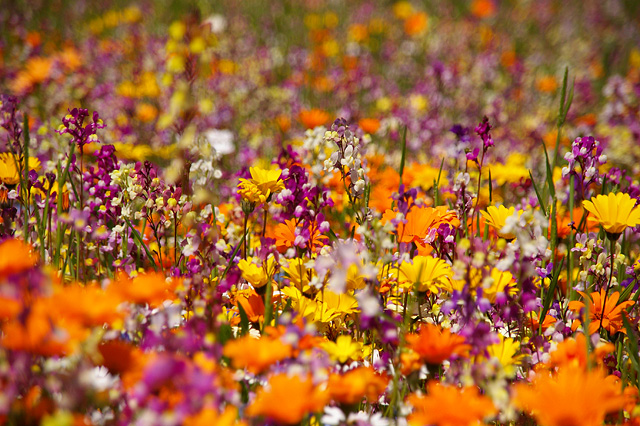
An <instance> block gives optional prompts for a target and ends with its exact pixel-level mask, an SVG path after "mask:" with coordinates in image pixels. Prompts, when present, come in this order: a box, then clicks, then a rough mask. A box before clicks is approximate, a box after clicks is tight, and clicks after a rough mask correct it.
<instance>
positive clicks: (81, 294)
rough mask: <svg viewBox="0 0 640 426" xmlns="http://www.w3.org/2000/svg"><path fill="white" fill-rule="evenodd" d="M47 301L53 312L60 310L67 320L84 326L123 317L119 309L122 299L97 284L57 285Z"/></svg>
mask: <svg viewBox="0 0 640 426" xmlns="http://www.w3.org/2000/svg"><path fill="white" fill-rule="evenodd" d="M47 303H49V305H50V307H51V308H50V309H51V311H52V312H59V313H60V315H61V316H62V317H64V318H65V319H66V320H69V321H73V322H75V323H77V324H81V325H82V326H84V327H93V326H102V325H104V324H105V323H109V324H111V323H113V322H114V321H116V320H118V319H120V318H121V317H122V312H119V311H118V305H120V304H121V303H122V299H120V298H119V297H118V296H117V295H116V294H114V293H107V292H106V291H103V290H102V289H100V288H98V287H95V286H87V287H80V286H79V285H78V284H76V285H70V286H65V287H57V288H56V289H55V293H54V294H53V296H51V298H49V299H47Z"/></svg>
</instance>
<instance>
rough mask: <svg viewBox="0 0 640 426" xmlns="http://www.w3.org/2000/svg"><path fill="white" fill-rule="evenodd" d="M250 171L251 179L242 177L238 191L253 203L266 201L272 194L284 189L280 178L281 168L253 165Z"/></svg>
mask: <svg viewBox="0 0 640 426" xmlns="http://www.w3.org/2000/svg"><path fill="white" fill-rule="evenodd" d="M249 171H250V172H251V179H240V183H239V184H238V192H239V193H240V195H241V196H242V198H243V199H245V200H246V201H248V202H250V203H252V204H257V203H266V202H267V201H269V199H270V198H271V195H272V194H277V193H278V192H280V191H282V190H283V189H284V183H283V182H282V180H281V179H280V175H281V174H282V171H281V170H278V169H275V170H268V169H261V168H259V167H251V168H250V169H249Z"/></svg>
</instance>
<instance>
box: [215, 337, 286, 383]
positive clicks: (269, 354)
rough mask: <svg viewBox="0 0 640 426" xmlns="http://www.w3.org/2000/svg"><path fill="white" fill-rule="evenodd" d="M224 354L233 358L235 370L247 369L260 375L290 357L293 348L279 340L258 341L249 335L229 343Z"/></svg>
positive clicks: (263, 339) (264, 339)
mask: <svg viewBox="0 0 640 426" xmlns="http://www.w3.org/2000/svg"><path fill="white" fill-rule="evenodd" d="M222 353H223V354H224V356H226V357H229V358H231V361H232V363H233V366H234V367H235V368H246V369H248V370H249V371H251V372H252V373H254V374H259V373H261V372H263V371H264V370H266V369H267V367H269V366H270V365H272V364H275V363H276V362H278V361H282V360H283V359H286V358H288V357H290V356H291V346H289V345H285V344H284V343H282V342H281V341H280V340H278V339H270V338H266V337H263V338H261V339H256V338H255V337H251V336H249V335H247V336H244V337H241V338H239V339H235V340H231V341H229V342H227V344H226V345H225V347H224V349H223V352H222Z"/></svg>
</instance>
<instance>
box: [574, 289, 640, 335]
mask: <svg viewBox="0 0 640 426" xmlns="http://www.w3.org/2000/svg"><path fill="white" fill-rule="evenodd" d="M578 293H580V294H581V295H582V297H583V299H584V300H585V301H586V300H588V301H589V320H590V321H591V322H590V323H589V334H593V333H595V332H596V331H598V329H599V328H600V323H601V322H602V327H603V328H604V329H605V330H607V331H608V332H609V334H610V335H611V336H613V335H614V334H615V333H617V332H618V331H621V332H623V333H625V334H626V331H625V330H624V328H623V321H622V315H623V312H624V309H626V308H628V307H629V306H631V305H633V302H632V301H631V300H627V301H626V302H622V303H620V304H619V305H618V300H619V299H620V293H618V292H617V291H615V292H613V293H611V295H609V297H607V298H606V305H605V306H604V310H603V302H604V300H605V290H604V289H602V290H600V292H593V293H591V295H588V294H587V293H584V292H582V291H580V292H578ZM584 308H585V304H584V302H580V301H578V300H574V301H572V302H569V309H571V310H572V311H574V312H576V313H580V311H581V310H583V309H584ZM579 324H580V322H579V321H576V323H575V325H574V327H573V328H574V329H575V328H577V327H578V325H579Z"/></svg>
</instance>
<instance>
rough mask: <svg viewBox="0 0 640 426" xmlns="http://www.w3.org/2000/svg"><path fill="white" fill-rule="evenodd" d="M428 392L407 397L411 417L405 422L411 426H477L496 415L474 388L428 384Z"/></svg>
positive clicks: (489, 404)
mask: <svg viewBox="0 0 640 426" xmlns="http://www.w3.org/2000/svg"><path fill="white" fill-rule="evenodd" d="M427 388H428V391H429V393H428V395H426V396H422V395H417V394H412V395H410V396H409V399H408V402H409V403H410V404H411V405H412V406H413V413H412V414H411V415H409V417H408V418H407V420H408V421H409V424H410V425H411V426H422V425H434V426H470V425H476V424H479V423H480V422H481V421H482V420H483V419H484V418H486V417H489V416H492V415H494V414H495V413H496V411H497V410H496V408H495V406H494V405H493V403H492V402H491V400H490V399H489V398H488V397H486V396H483V395H480V392H479V391H478V388H476V387H475V386H467V387H464V388H459V387H457V386H451V385H443V384H441V383H438V382H435V381H431V382H429V384H428V385H427Z"/></svg>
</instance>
